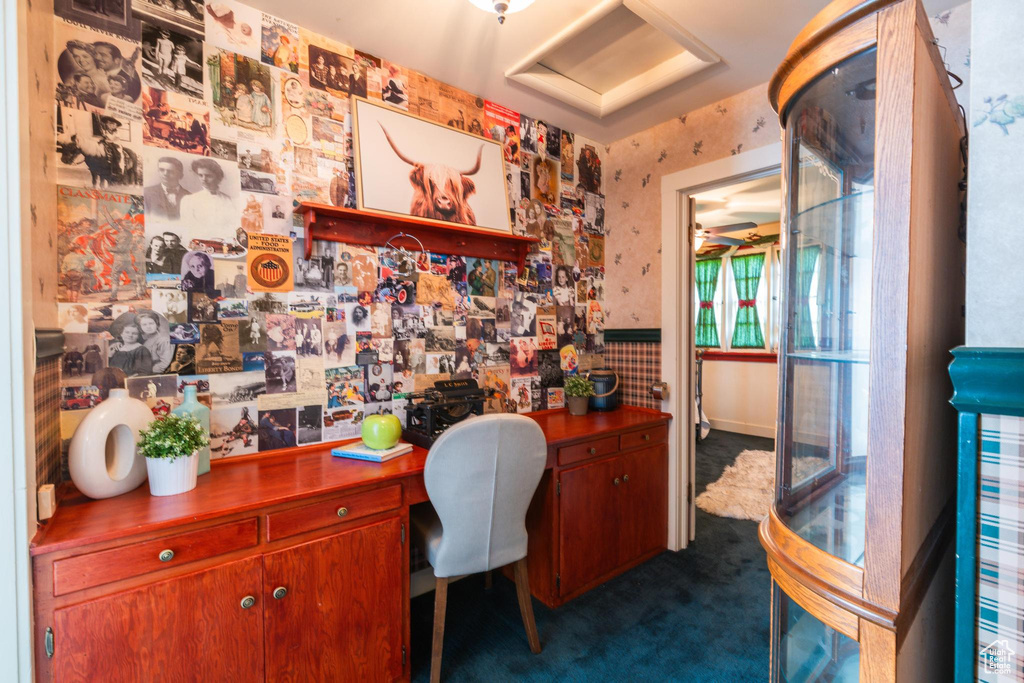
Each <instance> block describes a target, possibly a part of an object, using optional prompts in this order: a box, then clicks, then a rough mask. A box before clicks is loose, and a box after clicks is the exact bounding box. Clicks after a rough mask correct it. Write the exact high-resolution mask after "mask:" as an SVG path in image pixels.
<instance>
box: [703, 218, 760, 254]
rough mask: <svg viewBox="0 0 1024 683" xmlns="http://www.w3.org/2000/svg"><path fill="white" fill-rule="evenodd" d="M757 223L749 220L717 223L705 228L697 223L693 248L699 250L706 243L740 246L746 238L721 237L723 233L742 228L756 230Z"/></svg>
mask: <svg viewBox="0 0 1024 683" xmlns="http://www.w3.org/2000/svg"><path fill="white" fill-rule="evenodd" d="M756 228H757V223H753V222H751V221H747V222H746V223H731V224H729V225H717V226H715V227H713V228H705V227H704V226H703V225H701V224H700V223H697V224H695V228H694V231H693V250H694V251H697V250H699V249H700V248H701V247H702V246H704V244H720V245H723V246H728V247H738V246H740V245H741V244H745V243H746V240H741V239H737V238H735V237H721V236H720V235H721V233H726V232H738V231H740V230H754V229H756Z"/></svg>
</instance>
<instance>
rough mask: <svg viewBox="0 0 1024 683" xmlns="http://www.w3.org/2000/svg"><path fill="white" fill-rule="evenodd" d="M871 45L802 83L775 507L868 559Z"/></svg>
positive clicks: (830, 544)
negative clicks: (865, 544) (866, 473)
mask: <svg viewBox="0 0 1024 683" xmlns="http://www.w3.org/2000/svg"><path fill="white" fill-rule="evenodd" d="M874 79H875V52H874V51H870V52H866V53H863V54H860V55H857V56H855V57H852V58H850V59H848V60H847V61H845V62H843V63H842V64H840V65H839V66H837V67H835V68H834V69H832V70H830V71H829V72H827V73H826V74H824V75H822V76H821V77H819V78H818V79H817V80H815V81H814V82H813V83H811V84H810V85H809V86H808V87H807V88H805V89H804V90H803V92H801V93H800V94H799V95H798V96H797V97H796V98H794V101H793V104H792V105H791V107H790V110H789V114H788V121H787V125H786V136H787V140H786V142H787V148H786V149H787V153H788V155H789V159H788V164H789V179H790V180H789V188H788V191H789V197H788V202H789V203H788V206H787V211H788V215H789V220H788V225H787V228H788V231H789V232H788V235H787V245H786V253H785V255H784V259H785V271H786V275H785V277H786V291H785V293H784V304H783V306H784V311H785V312H784V318H783V320H784V321H785V323H786V325H785V329H784V330H783V341H782V345H781V349H780V352H781V356H782V358H781V363H782V366H781V367H782V368H783V372H782V376H781V383H780V391H781V392H782V394H781V397H780V398H781V400H780V402H779V404H780V420H779V421H780V424H781V425H782V433H781V434H780V437H781V438H780V440H779V456H780V457H779V477H778V492H777V493H778V506H777V507H778V510H779V513H780V515H781V516H782V518H783V520H784V521H785V522H786V523H787V524H788V525H789V527H790V528H791V529H792V530H793V531H795V532H796V533H797V534H798V535H800V536H801V537H803V538H805V539H807V540H808V541H809V542H811V543H813V544H814V545H816V546H818V547H819V548H822V549H823V550H826V551H828V552H830V553H832V554H833V555H835V556H837V557H840V558H842V559H844V560H846V561H847V562H851V563H853V564H857V565H862V564H863V561H864V510H865V493H864V484H865V467H866V462H867V420H868V360H869V355H870V354H869V351H870V332H871V250H872V246H873V245H872V242H873V218H874V146H875V145H874V142H875V140H874V137H875V136H874V123H875V120H874V119H875V116H874V114H875V101H874Z"/></svg>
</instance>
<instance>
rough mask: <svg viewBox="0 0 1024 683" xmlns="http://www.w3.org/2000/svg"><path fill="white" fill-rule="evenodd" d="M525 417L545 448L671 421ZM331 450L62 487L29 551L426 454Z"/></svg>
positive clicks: (128, 530) (303, 491)
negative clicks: (384, 456) (168, 483)
mask: <svg viewBox="0 0 1024 683" xmlns="http://www.w3.org/2000/svg"><path fill="white" fill-rule="evenodd" d="M528 416H529V417H531V418H533V419H534V420H536V421H537V423H538V424H539V425H540V427H541V429H543V430H544V435H545V437H546V438H547V442H548V445H549V446H561V445H566V444H570V443H574V442H577V441H582V440H585V439H589V438H593V437H595V436H599V435H600V434H602V433H607V432H614V431H621V430H628V429H630V428H631V427H641V426H642V425H649V424H651V423H652V422H660V421H667V420H668V419H669V418H670V417H671V416H670V415H669V414H668V413H661V412H658V411H654V410H646V409H643V408H632V407H622V408H619V409H618V410H615V411H613V412H610V413H594V412H592V413H589V414H588V415H586V416H584V417H575V416H572V415H569V413H568V411H566V410H547V411H542V412H538V413H530V414H528ZM350 441H351V440H350ZM338 443H344V442H335V443H330V444H317V445H315V446H305V447H300V448H293V449H288V450H287V451H282V452H280V453H279V454H266V455H262V456H252V457H244V456H243V457H244V459H243V458H239V459H238V460H237V461H234V459H227V460H215V461H214V465H213V467H212V469H211V470H210V473H209V474H204V475H203V476H201V477H199V483H198V485H197V486H196V488H194V489H193V490H191V491H189V492H188V493H183V494H180V495H177V496H167V497H156V496H151V495H149V487H148V486H147V485H145V484H143V485H142V486H140V487H139V488H137V489H135V490H134V491H131V492H129V493H126V494H124V495H121V496H117V497H115V498H107V499H104V500H91V499H89V498H87V497H85V496H83V495H82V494H80V493H78V492H77V491H76V490H75V489H74V487H72V486H70V485H68V488H67V490H66V492H65V495H64V496H63V497H62V498H61V501H60V506H59V507H58V509H57V513H56V514H55V515H54V517H53V518H52V519H50V520H49V521H48V522H47V523H46V525H45V526H43V527H42V528H41V529H40V531H39V532H38V533H37V534H36V536H35V538H34V539H33V542H32V548H31V552H32V554H33V555H39V554H43V553H48V552H54V551H57V550H62V549H65V548H70V547H75V546H81V545H86V544H90V543H98V542H101V541H107V540H111V539H115V538H120V537H124V536H131V535H135V534H141V533H144V532H151V531H159V530H160V529H164V528H169V527H174V526H179V525H181V524H187V523H192V522H201V521H203V520H207V519H212V518H215V517H223V516H226V515H231V514H236V513H239V512H245V511H247V510H255V509H257V508H264V507H268V506H271V505H277V504H280V503H287V502H290V501H294V500H299V499H302V498H309V497H312V496H317V495H321V494H325V493H330V492H332V491H341V490H344V489H351V488H357V487H362V486H369V485H374V484H381V483H384V482H387V481H393V480H400V479H404V478H407V477H418V476H421V475H422V474H423V464H424V462H426V459H427V451H426V449H423V448H420V447H418V446H415V447H413V450H412V452H411V453H408V454H406V455H403V456H400V457H397V458H394V459H393V460H389V461H388V462H385V463H380V464H378V463H370V462H361V461H358V460H348V459H344V458H335V457H334V456H332V455H331V448H332V447H333V446H336V445H337V444H338ZM548 465H549V466H550V465H551V461H550V459H549V461H548Z"/></svg>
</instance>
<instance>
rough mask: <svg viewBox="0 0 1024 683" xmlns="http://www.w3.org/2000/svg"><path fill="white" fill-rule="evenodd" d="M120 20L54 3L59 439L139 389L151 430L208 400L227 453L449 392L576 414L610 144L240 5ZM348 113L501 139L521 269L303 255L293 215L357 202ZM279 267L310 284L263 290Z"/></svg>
mask: <svg viewBox="0 0 1024 683" xmlns="http://www.w3.org/2000/svg"><path fill="white" fill-rule="evenodd" d="M125 2H127V0H57V3H56V8H55V10H56V14H57V15H58V16H57V18H56V19H55V24H54V31H53V54H54V64H53V74H54V76H53V77H54V94H55V99H56V107H55V116H54V124H53V125H54V130H55V135H56V156H55V161H54V163H55V167H56V183H57V186H56V225H57V230H56V238H57V251H58V256H57V261H58V262H57V263H55V264H54V274H55V277H54V278H53V280H54V281H55V282H56V284H57V289H58V295H57V299H58V301H59V304H58V316H59V321H60V326H61V327H62V329H63V330H64V332H65V335H66V346H65V355H64V358H63V361H62V366H61V378H60V383H61V436H62V438H63V439H65V440H67V439H69V438H70V437H71V436H72V434H73V433H74V429H75V427H76V426H77V425H78V424H79V423H80V422H81V420H82V419H83V417H84V416H85V415H86V414H88V411H89V410H90V409H91V408H92V407H93V406H95V405H96V404H97V403H98V402H99V401H101V400H102V399H103V398H104V397H105V396H106V395H107V393H108V392H109V390H110V388H112V387H115V386H125V385H126V386H127V388H128V390H129V392H130V393H131V394H132V395H133V396H135V397H137V398H140V399H142V400H145V401H146V402H147V403H148V404H149V406H150V407H151V408H152V409H153V411H154V412H155V413H157V414H162V413H166V412H167V411H169V410H171V409H172V408H173V406H174V405H176V404H177V403H178V402H180V400H181V395H182V392H183V389H184V387H185V386H186V385H189V384H194V385H196V386H197V388H198V389H199V393H200V399H201V400H203V401H204V402H206V403H207V404H209V405H210V406H211V408H212V418H211V419H212V427H211V433H212V437H213V443H212V451H213V456H214V457H215V458H216V457H227V456H235V455H240V454H247V453H254V452H258V451H263V450H270V449H275V448H281V447H285V446H292V445H296V444H298V445H302V444H310V443H318V442H321V441H330V440H334V439H339V438H345V437H351V436H357V435H358V433H359V429H360V424H361V421H362V419H363V417H364V416H365V415H368V414H372V413H386V412H394V413H395V414H398V415H399V416H400V417H403V418H404V410H405V405H406V403H407V401H406V399H405V395H406V394H408V393H409V392H412V391H418V390H422V389H424V388H426V387H428V386H432V384H433V382H434V381H435V380H437V379H442V378H448V377H454V378H474V379H476V380H477V381H478V382H479V383H480V384H481V385H484V386H489V387H494V388H497V389H499V390H501V391H504V392H507V393H508V395H509V396H510V398H511V399H512V400H513V401H515V403H516V408H517V410H519V411H520V412H529V411H532V410H538V409H543V408H548V407H560V406H561V405H562V403H563V400H564V396H563V393H562V390H561V385H562V383H563V377H564V374H565V373H566V372H573V371H574V370H575V369H576V368H577V367H578V366H580V365H583V366H586V365H588V364H589V363H592V362H594V359H596V358H599V357H600V354H601V353H602V351H603V350H604V340H603V331H604V305H603V299H604V277H605V259H604V231H605V227H604V226H605V221H604V195H603V190H604V188H605V187H606V186H607V183H608V179H607V178H605V177H603V174H604V171H603V159H602V157H603V156H604V155H605V149H604V147H603V146H602V145H599V144H597V143H595V142H593V141H590V140H587V139H584V138H582V137H580V136H575V135H574V134H573V133H572V132H571V131H563V130H559V129H558V128H557V127H555V126H554V125H552V124H550V123H548V122H544V121H540V120H536V119H533V118H530V117H529V116H526V115H521V114H520V113H519V112H516V111H514V110H512V109H509V108H507V107H504V106H502V105H500V104H498V103H495V102H490V101H485V100H483V99H481V98H480V97H477V96H475V95H473V94H471V93H467V92H464V91H461V90H459V89H457V88H455V87H452V86H449V85H447V84H445V83H441V82H438V81H436V80H434V79H432V78H430V77H429V76H427V75H425V74H421V73H417V72H415V71H413V70H412V69H410V68H408V67H406V66H404V65H399V64H395V63H393V62H390V61H388V60H387V58H386V57H378V56H374V55H370V54H366V53H364V52H361V51H359V50H357V49H355V48H353V47H351V46H348V45H343V44H341V43H338V42H335V41H333V40H331V39H329V38H326V37H324V36H321V35H318V34H316V33H313V32H311V31H308V30H306V29H304V28H301V27H298V26H295V25H294V24H290V23H289V22H287V21H285V20H283V19H280V18H278V17H273V16H270V15H267V14H264V13H261V12H259V11H257V10H255V9H252V8H249V7H247V6H245V5H242V4H240V3H237V2H232V1H231V0H225V1H223V2H218V3H214V4H210V5H206V6H205V7H204V6H203V4H202V3H200V2H195V1H194V0H130V6H129V5H126V4H125ZM350 95H358V96H361V97H366V98H369V99H371V100H376V101H380V102H383V103H385V104H387V105H389V106H392V107H395V108H397V109H401V110H405V111H408V112H409V113H411V114H415V115H418V116H420V117H423V118H426V119H428V120H430V121H434V122H437V123H441V124H443V125H446V126H450V127H453V128H456V129H459V130H462V131H465V132H467V133H469V134H475V135H479V136H482V137H488V138H491V139H494V140H497V141H498V142H500V143H501V144H502V145H503V155H504V165H505V180H506V185H507V190H508V195H509V206H510V207H512V208H511V210H510V214H511V215H510V221H511V222H512V225H513V230H515V231H516V232H519V233H526V234H531V235H534V236H537V237H539V238H540V239H541V243H540V245H539V248H538V249H536V250H535V251H534V253H532V254H531V255H530V256H529V259H528V267H527V268H526V269H524V271H523V272H516V270H515V267H514V266H512V265H511V264H506V263H502V262H497V261H488V260H484V259H474V258H463V257H461V256H460V255H458V254H427V253H422V254H420V253H412V254H411V255H407V254H404V253H402V252H400V251H397V250H393V249H385V248H363V247H353V246H350V245H344V244H336V243H331V242H319V241H318V242H314V244H313V245H312V256H311V258H310V259H308V260H306V259H305V258H303V256H304V254H305V244H304V240H303V238H302V234H303V233H302V230H301V216H299V215H298V214H296V213H294V209H295V207H296V206H297V205H298V203H299V202H302V201H310V202H318V203H323V204H333V205H335V206H343V207H351V206H353V205H354V202H355V199H354V196H355V171H354V164H353V153H352V117H351V111H350V100H349V96H350ZM395 182H396V183H408V182H409V177H408V176H402V177H397V178H396V179H395ZM470 201H472V199H470ZM271 251H273V252H275V253H277V254H279V255H282V256H283V257H285V258H287V259H288V260H289V261H290V263H291V265H292V270H293V273H294V274H293V276H292V277H290V278H289V279H288V281H287V282H285V283H283V284H281V285H277V286H272V287H268V286H265V283H262V284H260V283H257V282H256V281H255V280H254V279H253V278H252V277H251V276H250V270H249V266H250V264H251V263H252V262H253V259H254V257H255V256H258V255H260V254H264V253H269V252H271ZM498 407H499V406H498V403H497V402H496V401H491V402H490V403H489V405H488V408H489V409H490V410H496V409H497V408H498Z"/></svg>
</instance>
